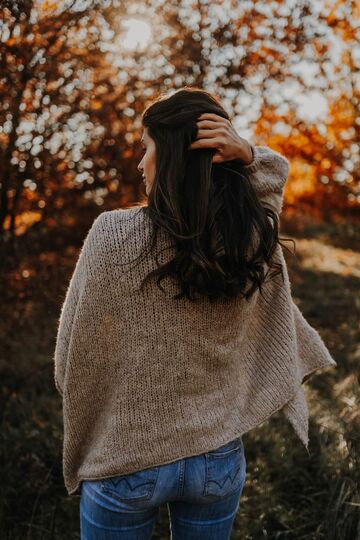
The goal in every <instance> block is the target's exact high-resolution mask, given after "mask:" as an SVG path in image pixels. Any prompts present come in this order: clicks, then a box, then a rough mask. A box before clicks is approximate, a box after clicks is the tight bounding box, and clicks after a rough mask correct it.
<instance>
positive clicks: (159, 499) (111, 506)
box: [80, 437, 246, 540]
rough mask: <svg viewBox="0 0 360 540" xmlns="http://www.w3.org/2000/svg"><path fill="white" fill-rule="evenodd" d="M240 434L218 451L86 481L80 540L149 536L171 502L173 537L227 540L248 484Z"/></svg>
mask: <svg viewBox="0 0 360 540" xmlns="http://www.w3.org/2000/svg"><path fill="white" fill-rule="evenodd" d="M245 477H246V460H245V453H244V446H243V442H242V438H241V437H238V438H237V439H235V440H233V441H231V442H229V443H227V444H225V445H223V446H221V447H220V448H218V449H216V450H212V451H210V452H206V453H205V454H200V455H198V456H191V457H187V458H184V459H180V460H177V461H174V462H172V463H167V464H165V465H159V466H156V467H151V468H148V469H143V470H141V471H137V472H134V473H130V474H125V475H119V476H113V477H111V478H106V479H103V480H84V481H83V482H82V484H81V495H80V529H81V540H95V539H96V540H104V539H106V540H125V539H126V540H149V539H150V538H151V534H152V532H153V528H154V526H155V523H156V520H157V517H158V513H159V506H161V505H164V504H167V508H168V512H169V521H170V533H171V540H205V539H206V540H228V539H229V538H230V534H231V530H232V526H233V523H234V520H235V516H236V513H237V511H238V509H239V506H240V495H241V492H242V489H243V487H244V484H245Z"/></svg>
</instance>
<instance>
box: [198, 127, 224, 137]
mask: <svg viewBox="0 0 360 540" xmlns="http://www.w3.org/2000/svg"><path fill="white" fill-rule="evenodd" d="M218 135H220V133H218V131H217V130H216V129H198V132H197V139H211V138H213V137H217V136H218Z"/></svg>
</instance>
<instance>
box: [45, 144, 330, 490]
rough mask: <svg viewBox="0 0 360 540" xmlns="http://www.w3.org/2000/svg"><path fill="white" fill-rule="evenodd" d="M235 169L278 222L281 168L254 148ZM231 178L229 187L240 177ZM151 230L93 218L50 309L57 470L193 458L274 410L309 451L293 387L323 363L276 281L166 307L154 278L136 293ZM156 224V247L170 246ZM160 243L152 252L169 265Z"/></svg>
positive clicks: (138, 211) (137, 213) (276, 158)
mask: <svg viewBox="0 0 360 540" xmlns="http://www.w3.org/2000/svg"><path fill="white" fill-rule="evenodd" d="M253 154H254V161H253V162H252V163H251V164H250V165H248V166H245V167H243V170H245V171H247V173H248V175H249V177H250V178H251V181H252V182H253V185H254V187H255V189H256V190H257V192H258V194H259V198H260V200H261V201H262V203H263V204H266V205H269V206H271V207H272V208H274V209H275V210H276V211H277V212H278V213H279V214H280V212H281V209H282V203H283V190H284V185H285V182H286V180H287V178H288V173H289V162H288V160H287V159H286V158H285V157H283V156H282V155H281V154H278V153H277V152H274V151H272V150H271V149H270V148H268V147H266V146H255V147H254V148H253ZM239 181H241V180H239ZM150 232H151V223H150V222H149V218H148V217H147V216H145V214H144V212H143V209H142V208H141V207H136V208H128V209H117V210H111V211H105V212H103V213H101V214H100V215H99V216H98V217H97V218H96V219H95V221H94V222H93V225H92V227H91V229H90V230H89V232H88V234H87V236H86V238H85V240H84V243H83V246H82V248H81V250H80V255H79V258H78V260H77V263H76V266H75V270H74V272H73V275H72V277H71V280H70V283H69V286H68V289H67V292H66V297H65V300H64V303H63V305H62V308H61V313H60V318H59V324H58V329H57V339H56V346H55V353H54V381H55V385H56V388H57V390H58V391H59V393H60V395H61V396H62V410H63V424H64V439H63V475H64V481H65V487H66V489H67V492H68V494H69V495H78V494H79V493H80V483H81V480H83V479H87V480H91V479H101V478H108V477H111V476H115V475H120V474H128V473H132V472H134V471H137V470H141V469H145V468H148V467H153V466H156V465H162V464H165V463H170V462H172V461H175V460H178V459H181V458H184V457H189V456H194V455H198V454H202V453H205V452H207V451H210V450H213V449H215V448H218V447H219V446H221V445H223V444H225V443H227V442H229V441H231V440H233V439H235V438H236V437H238V436H241V435H243V434H244V433H246V432H248V431H249V430H251V429H253V428H255V427H256V426H258V425H259V424H261V423H262V422H263V421H265V420H266V419H268V418H269V417H270V416H271V415H272V414H273V413H275V412H276V411H279V410H281V411H282V412H283V413H284V414H285V416H286V418H287V419H288V420H289V421H290V423H291V425H292V426H293V428H294V430H295V432H296V434H297V436H298V437H299V438H300V440H301V441H302V442H303V444H304V445H305V447H306V448H308V417H309V413H308V408H307V403H306V398H305V394H304V388H303V385H302V383H303V379H304V377H306V376H308V375H309V374H312V373H314V372H315V371H316V370H318V369H320V368H325V367H327V366H334V365H336V362H335V360H334V359H333V358H332V357H331V355H330V353H329V351H328V349H327V348H326V346H325V344H324V342H323V340H322V338H321V336H320V334H319V333H318V332H317V331H316V330H315V329H314V328H313V327H312V326H310V324H309V323H308V322H307V321H306V319H305V318H304V316H303V315H302V313H301V311H300V310H299V308H298V307H297V306H296V304H295V303H294V302H293V300H292V297H291V286H290V281H289V277H288V272H287V267H286V261H285V259H284V255H283V252H282V248H281V246H279V245H278V246H277V248H276V251H275V256H274V258H275V260H276V261H277V262H280V263H281V264H282V265H283V273H284V278H285V282H284V283H283V281H282V279H281V275H278V276H276V277H275V278H272V279H271V280H269V281H267V282H266V283H264V285H263V287H262V290H263V293H262V295H261V294H260V293H259V291H256V293H255V294H254V295H253V296H252V297H251V299H250V301H246V300H245V299H240V298H236V299H231V300H230V301H229V300H226V301H225V300H224V301H217V302H216V303H214V304H210V302H209V301H207V299H205V298H204V299H202V300H200V302H199V303H198V304H193V303H191V302H190V301H189V300H187V299H186V298H183V299H180V300H174V299H173V298H172V296H173V295H174V294H175V293H178V292H179V290H180V289H179V286H178V285H177V283H175V281H174V280H172V279H170V278H168V277H167V278H165V279H164V280H163V281H162V283H161V284H162V286H163V287H164V289H165V291H166V292H165V294H164V293H162V292H161V291H160V290H159V288H158V287H157V285H156V283H155V282H154V281H150V282H148V283H147V285H146V286H145V289H144V291H143V292H140V291H139V290H138V289H139V286H140V283H141V280H142V278H143V277H144V276H145V275H146V274H147V273H148V272H149V271H150V270H152V269H153V268H155V267H156V262H155V260H154V259H153V258H152V257H151V256H150V254H149V253H146V255H145V257H143V258H141V262H140V264H138V266H136V265H135V264H134V262H133V261H134V259H135V258H136V257H137V256H138V255H139V254H140V253H143V250H144V249H146V248H147V246H148V241H149V235H150ZM167 234H168V233H167V232H166V231H163V230H162V229H161V230H160V233H159V237H158V242H159V244H158V247H159V248H160V249H161V248H162V247H165V246H169V243H170V242H169V237H168V236H167ZM173 249H174V248H171V249H170V250H167V251H163V252H161V254H160V256H159V259H160V262H165V261H167V260H169V258H170V257H172V255H173V253H174V252H173Z"/></svg>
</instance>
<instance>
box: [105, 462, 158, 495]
mask: <svg viewBox="0 0 360 540" xmlns="http://www.w3.org/2000/svg"><path fill="white" fill-rule="evenodd" d="M159 470H160V467H159V466H158V467H151V468H149V469H143V470H141V471H136V472H133V473H130V474H121V475H117V476H112V477H111V478H105V479H103V480H101V491H103V492H105V493H108V494H109V495H111V496H112V497H113V498H114V499H117V500H119V501H121V502H125V501H148V500H150V499H151V497H152V496H153V493H154V489H155V486H156V482H157V478H158V475H159Z"/></svg>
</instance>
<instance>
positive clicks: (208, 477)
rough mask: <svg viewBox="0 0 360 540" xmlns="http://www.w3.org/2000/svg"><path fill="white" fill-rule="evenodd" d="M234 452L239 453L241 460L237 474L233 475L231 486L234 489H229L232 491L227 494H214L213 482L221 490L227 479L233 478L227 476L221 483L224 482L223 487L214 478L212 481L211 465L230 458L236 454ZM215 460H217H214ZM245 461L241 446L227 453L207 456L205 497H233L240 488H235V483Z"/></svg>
mask: <svg viewBox="0 0 360 540" xmlns="http://www.w3.org/2000/svg"><path fill="white" fill-rule="evenodd" d="M234 452H237V453H238V455H239V458H240V463H239V465H238V466H237V468H236V472H235V474H234V475H233V478H232V480H231V485H232V487H231V488H229V489H230V491H227V492H226V493H225V494H222V495H221V494H219V493H213V492H212V490H211V485H210V483H211V482H212V483H213V484H214V483H215V484H217V486H219V487H220V488H221V487H222V486H223V485H224V482H226V480H227V478H230V479H231V476H230V475H229V473H227V474H226V475H225V477H224V478H222V479H221V482H222V485H221V484H220V483H219V482H218V481H217V480H216V479H215V478H214V479H212V478H211V465H212V464H214V461H216V460H217V459H219V458H220V459H221V458H222V457H228V456H229V455H230V454H231V453H234ZM214 458H215V459H214ZM243 459H245V457H244V455H243V449H242V445H241V444H240V445H239V446H237V447H236V448H231V449H230V450H229V451H226V453H223V454H221V453H219V454H213V453H211V454H209V453H207V454H205V463H206V472H205V483H204V490H203V495H204V496H213V497H221V498H223V497H227V496H229V495H231V494H232V493H234V492H235V491H237V489H238V486H236V487H234V485H233V484H234V482H235V479H236V477H237V476H238V474H239V471H241V470H242V460H243Z"/></svg>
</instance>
